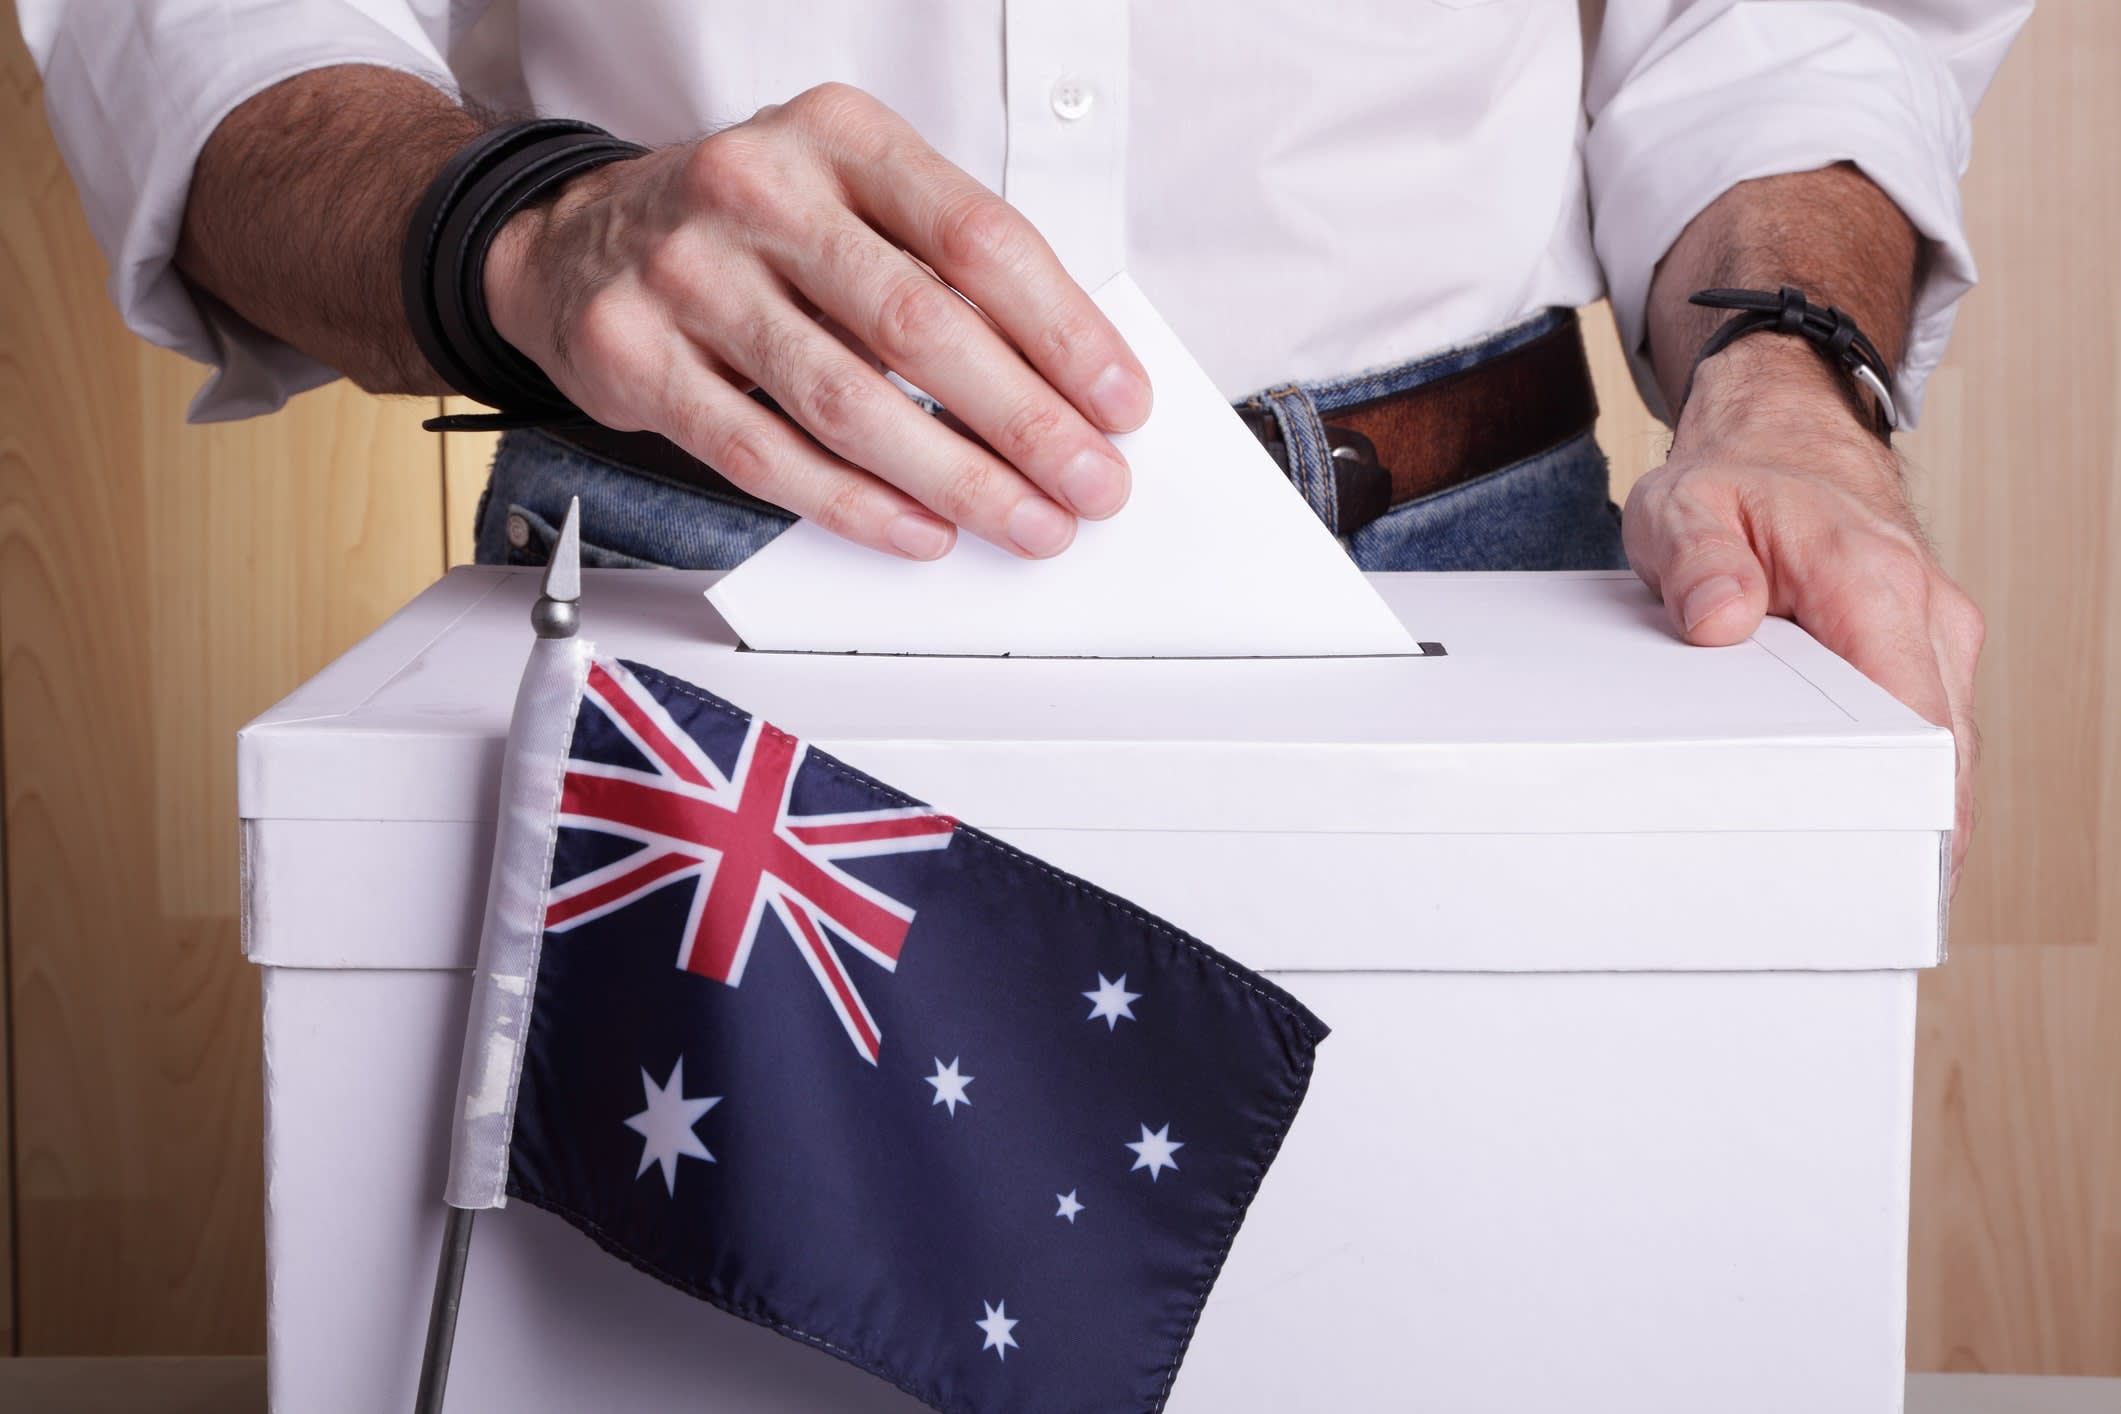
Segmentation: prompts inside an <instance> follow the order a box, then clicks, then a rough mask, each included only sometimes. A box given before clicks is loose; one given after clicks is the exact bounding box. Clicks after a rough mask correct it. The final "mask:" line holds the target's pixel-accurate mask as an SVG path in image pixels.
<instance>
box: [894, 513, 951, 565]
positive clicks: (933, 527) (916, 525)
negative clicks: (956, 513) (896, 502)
mask: <svg viewBox="0 0 2121 1414" xmlns="http://www.w3.org/2000/svg"><path fill="white" fill-rule="evenodd" d="M886 534H887V536H888V538H889V539H890V541H891V544H892V547H893V548H894V549H896V550H897V551H898V552H899V553H900V554H902V555H905V556H907V557H908V558H910V559H915V560H937V559H941V558H942V556H943V555H944V553H945V552H946V551H948V550H949V548H950V542H951V540H952V539H953V538H954V537H953V536H952V534H951V531H950V527H949V526H947V525H945V524H943V523H942V522H941V521H939V520H937V519H935V518H934V517H933V516H917V515H910V514H909V515H902V516H900V517H899V518H898V519H897V520H895V521H893V522H891V529H890V530H889V531H888V532H886Z"/></svg>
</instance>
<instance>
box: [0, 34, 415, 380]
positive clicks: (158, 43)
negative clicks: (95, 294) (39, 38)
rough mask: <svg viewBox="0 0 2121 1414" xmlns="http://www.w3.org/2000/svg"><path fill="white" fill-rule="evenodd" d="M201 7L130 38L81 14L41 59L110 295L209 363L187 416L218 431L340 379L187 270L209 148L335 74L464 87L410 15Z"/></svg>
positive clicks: (131, 323) (161, 339)
mask: <svg viewBox="0 0 2121 1414" xmlns="http://www.w3.org/2000/svg"><path fill="white" fill-rule="evenodd" d="M201 9H202V10H204V11H205V12H206V13H207V14H209V15H212V16H214V18H198V19H186V20H178V21H166V22H163V23H161V24H159V25H158V24H156V23H155V22H154V21H152V20H150V21H149V22H147V23H143V24H138V25H132V26H127V25H110V24H106V23H105V22H104V21H103V20H102V19H100V18H96V17H93V16H92V15H91V13H90V12H92V11H93V12H98V13H100V11H101V7H99V6H85V5H84V6H78V7H73V8H72V9H71V11H70V12H69V13H67V14H66V16H65V18H64V19H63V20H62V22H61V23H60V24H59V25H58V26H57V27H56V28H55V29H54V30H53V31H52V32H50V33H49V35H48V38H49V40H50V47H49V49H48V50H47V51H46V52H45V53H44V54H41V55H39V56H38V57H39V59H40V61H41V62H40V67H42V68H43V70H44V76H45V103H46V108H47V111H48V112H49V114H50V117H51V123H52V130H53V135H54V137H55V138H56V139H57V140H58V144H59V148H60V152H61V155H62V156H64V157H65V159H66V164H67V167H68V168H69V169H70V170H71V172H72V173H73V176H74V181H75V185H76V186H77V188H78V189H79V191H80V193H81V201H82V206H83V207H84V209H85V210H86V213H87V215H88V222H89V228H90V230H91V231H92V232H93V233H94V235H95V237H96V242H97V244H98V245H100V246H101V247H102V248H103V253H104V255H105V257H106V258H107V259H108V261H109V263H110V282H109V289H110V295H111V298H112V300H113V301H114V302H115V303H116V304H117V306H118V309H119V312H120V313H121V314H122V315H123V316H124V319H125V323H126V325H127V327H129V328H131V329H132V330H133V331H134V332H135V333H137V334H139V335H141V336H142V337H143V338H146V339H148V340H150V341H152V342H154V343H157V344H160V345H162V346H163V347H164V348H169V349H174V350H176V351H177V352H178V353H181V354H184V355H185V356H186V357H188V358H193V359H196V360H198V361H199V362H201V363H205V364H209V365H211V366H212V368H213V370H214V371H213V372H212V373H211V374H210V375H209V376H208V378H207V380H206V382H205V384H204V386H202V387H201V388H200V389H199V391H198V393H197V395H195V396H194V398H193V399H192V404H191V409H190V419H191V420H192V421H193V422H214V421H221V420H225V419H229V418H240V417H253V416H257V415H258V414H261V413H267V412H271V411H274V410H275V409H277V408H279V407H280V406H282V405H283V404H285V403H286V401H287V400H288V399H289V398H290V397H292V396H293V395H294V394H296V393H299V392H302V391H304V390H306V389H309V388H314V387H317V386H318V385H320V384H323V383H328V382H330V381H331V380H332V379H334V378H337V377H338V376H339V374H338V372H337V370H335V369H332V368H329V367H327V366H325V365H324V364H321V363H319V362H317V361H316V360H314V359H312V358H309V357H308V356H307V355H304V354H302V353H300V352H298V351H297V350H295V349H294V348H292V347H291V346H289V345H288V344H286V343H283V342H282V341H280V340H279V339H276V338H274V337H272V336H271V335H270V334H267V333H265V332H264V331H262V330H260V329H258V328H257V327H256V326H254V325H252V324H251V323H249V322H248V321H247V320H245V319H243V318H242V317H241V316H239V315H237V314H236V313H235V312H234V311H233V310H230V309H229V308H228V307H227V306H225V305H223V304H221V303H220V302H219V301H218V300H215V299H213V298H212V297H211V296H208V295H206V294H205V293H204V292H202V291H197V290H194V289H193V288H192V287H191V286H190V285H189V284H187V283H186V282H185V280H184V279H183V278H182V277H181V276H180V275H179V274H178V273H177V270H176V267H175V265H174V263H173V262H174V259H175V255H176V249H177V240H178V236H179V234H180V232H181V230H182V227H183V222H184V208H185V203H186V200H187V198H188V196H189V194H190V189H191V177H192V171H193V168H194V167H195V166H196V164H197V162H198V158H199V152H200V150H201V149H202V148H203V147H204V146H205V145H206V140H207V138H208V137H210V136H211V135H212V134H213V132H214V130H215V129H216V128H217V127H219V126H220V123H221V120H222V119H224V118H226V117H227V116H228V114H229V113H230V112H231V111H233V110H234V109H235V108H236V107H237V106H238V105H239V104H241V103H243V102H244V101H245V100H246V99H249V98H251V97H253V96H254V95H256V94H258V93H260V92H262V91H264V90H265V89H268V88H270V87H272V86H273V85H274V84H277V83H280V82H282V81H283V80H286V79H289V78H293V77H294V76H295V75H297V74H302V73H307V72H309V71H311V70H314V69H321V68H328V67H331V66H333V65H340V64H370V65H376V66H379V67H383V68H389V69H396V70H399V71H402V72H406V73H410V74H413V75H415V76H416V77H419V78H422V79H424V80H426V81H427V82H430V83H433V84H435V85H436V87H438V88H441V89H443V90H444V91H446V92H450V93H451V94H452V95H454V92H455V90H454V86H453V84H452V83H451V81H450V79H449V78H448V68H447V66H446V65H445V64H444V63H443V61H442V58H441V56H440V55H439V53H437V52H436V50H435V49H434V47H433V45H432V43H431V42H429V40H428V38H427V36H426V35H425V33H424V32H422V31H421V30H420V29H419V28H418V26H417V24H416V23H415V22H414V21H413V20H412V18H411V16H410V12H409V11H406V12H404V13H403V14H402V15H392V14H389V13H388V8H387V7H384V9H385V13H384V14H383V15H381V16H371V15H368V14H364V13H362V12H361V11H359V10H357V9H354V8H352V7H350V6H344V5H310V4H284V5H273V4H265V5H259V6H255V7H246V6H242V5H235V6H228V5H223V6H207V7H201ZM237 10H243V11H246V13H243V14H240V15H236V14H233V13H232V12H234V11H237Z"/></svg>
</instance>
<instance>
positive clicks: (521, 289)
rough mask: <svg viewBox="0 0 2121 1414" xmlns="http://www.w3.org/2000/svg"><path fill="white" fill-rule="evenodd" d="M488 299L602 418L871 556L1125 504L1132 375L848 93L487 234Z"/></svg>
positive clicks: (970, 190) (586, 181) (1024, 544)
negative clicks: (1121, 445) (671, 447)
mask: <svg viewBox="0 0 2121 1414" xmlns="http://www.w3.org/2000/svg"><path fill="white" fill-rule="evenodd" d="M957 291H963V296H964V297H962V298H961V297H960V296H959V294H958V293H957ZM486 292H487V302H488V305H489V307H490V309H491V310H492V313H493V318H494V324H495V327H496V328H497V329H498V330H499V331H500V333H501V335H502V336H503V337H504V338H506V339H507V340H508V341H509V342H510V343H512V344H514V345H515V346H516V347H517V348H518V349H520V350H522V351H523V352H524V353H525V354H527V355H528V356H529V357H530V358H531V359H533V360H534V361H536V362H537V364H538V365H539V366H540V367H542V368H543V369H544V370H545V372H546V373H547V374H548V375H549V376H550V377H551V378H552V380H553V382H554V383H556V384H558V385H559V388H560V390H561V391H562V392H564V393H566V394H567V396H568V397H570V398H571V399H573V400H574V401H575V402H576V403H577V404H578V405H579V406H581V407H582V409H583V410H584V411H586V412H587V413H589V415H590V416H591V417H593V418H595V419H596V420H597V421H599V422H601V423H603V424H605V425H606V426H609V427H614V428H618V429H621V430H626V431H631V430H636V429H644V428H645V429H647V430H649V431H653V432H658V433H661V434H662V435H664V436H666V437H668V438H670V439H671V440H672V441H674V442H676V443H677V444H678V445H680V446H682V447H684V448H685V449H686V450H687V451H689V452H691V453H692V454H693V455H694V456H697V457H698V458H699V459H700V460H702V461H704V462H706V463H707V464H708V465H709V466H712V467H714V468H715V469H716V470H717V471H719V472H721V473H722V474H723V475H724V476H726V477H728V478H729V479H730V480H731V481H733V482H734V483H736V484H737V485H738V486H740V487H742V488H743V489H744V490H746V491H749V492H750V493H752V494H753V495H756V496H758V497H760V498H762V499H764V500H768V501H771V502H773V503H774V504H776V505H780V506H784V507H786V508H787V509H789V510H791V511H794V512H795V513H796V514H798V515H801V516H806V517H808V518H810V519H812V520H815V521H817V522H818V523H819V524H821V525H823V526H824V527H825V528H826V529H828V530H831V531H834V532H836V533H838V534H840V535H843V536H846V537H847V538H848V539H850V540H855V541H858V542H860V543H862V544H864V545H868V546H871V547H873V548H876V549H880V550H888V551H892V552H895V553H897V554H901V555H905V556H908V557H911V558H913V559H932V558H934V557H936V556H938V555H941V554H943V553H944V552H945V551H947V550H948V549H949V548H950V546H951V544H952V543H953V536H954V529H953V527H954V526H959V525H961V526H963V527H965V528H966V529H968V530H970V531H972V532H973V533H974V534H976V535H979V536H981V537H983V538H985V539H988V540H991V541H993V542H994V543H995V544H997V545H1000V546H1002V547H1004V548H1006V549H1009V550H1011V551H1013V552H1014V553H1016V554H1019V555H1024V556H1028V557H1034V558H1036V557H1042V556H1047V555H1053V554H1057V553H1058V552H1059V551H1061V550H1062V549H1064V548H1065V547H1066V546H1067V544H1068V542H1069V541H1070V539H1071V538H1073V536H1074V533H1075V517H1076V516H1087V517H1090V518H1092V519H1098V518H1102V517H1105V516H1109V515H1111V514H1112V513H1113V512H1115V511H1117V510H1118V509H1119V508H1120V506H1121V505H1122V504H1123V503H1124V502H1125V501H1126V499H1127V490H1128V472H1127V466H1126V463H1125V462H1124V461H1123V460H1122V459H1121V457H1120V455H1119V453H1118V452H1117V451H1116V450H1114V448H1113V447H1112V445H1111V443H1110V442H1109V441H1107V440H1106V437H1105V434H1106V433H1108V432H1119V431H1125V430H1128V429H1130V428H1133V427H1137V426H1139V425H1140V424H1141V422H1142V420H1143V419H1144V418H1145V417H1147V415H1148V411H1149V384H1148V379H1147V376H1146V375H1145V374H1144V373H1143V372H1142V368H1141V365H1140V364H1139V363H1138V362H1137V361H1136V360H1135V358H1134V356H1133V354H1132V353H1130V352H1129V351H1128V349H1127V347H1126V345H1125V343H1124V342H1123V341H1122V340H1121V338H1120V336H1119V334H1118V332H1117V331H1116V330H1114V329H1113V327H1112V326H1111V324H1110V323H1109V322H1107V321H1106V319H1105V317H1104V316H1103V315H1102V314H1101V313H1100V312H1099V311H1098V309H1097V307H1096V305H1094V304H1093V303H1092V302H1091V300H1090V298H1089V296H1088V295H1086V294H1085V293H1084V292H1083V291H1082V290H1081V289H1080V288H1079V287H1078V286H1077V285H1076V284H1075V282H1074V281H1073V280H1071V279H1070V278H1069V277H1068V275H1067V274H1066V272H1065V271H1064V270H1063V269H1062V268H1061V264H1060V262H1059V260H1057V259H1056V258H1055V257H1054V255H1053V252H1052V251H1051V250H1050V249H1048V248H1047V246H1046V243H1045V242H1044V240H1042V239H1041V238H1040V237H1039V235H1038V232H1037V231H1036V230H1034V229H1033V228H1032V226H1031V224H1030V223H1029V222H1028V221H1026V220H1025V219H1024V218H1023V217H1022V216H1021V215H1019V214H1018V213H1017V212H1016V211H1015V210H1014V209H1013V208H1012V207H1010V206H1009V205H1008V204H1007V203H1006V202H1004V201H1003V200H1002V199H1001V198H1000V197H998V196H996V195H994V194H993V193H992V192H990V191H988V190H987V189H986V188H985V187H983V186H981V185H980V184H979V183H978V182H976V181H974V180H973V179H972V178H971V177H970V176H968V175H966V174H965V173H964V172H962V171H960V170H959V169H958V168H956V167H955V166H953V165H951V164H950V163H949V162H948V161H947V160H945V159H944V158H943V157H942V155H941V154H939V153H938V152H936V151H935V150H934V149H933V148H931V147H929V146H928V144H927V143H925V142H923V141H922V140H921V138H920V136H919V135H918V134H917V133H915V132H914V130H913V129H912V128H911V127H910V126H909V125H907V124H906V123H905V122H904V121H903V120H902V119H900V118H899V117H898V116H897V115H896V114H894V113H892V112H891V111H890V110H888V109H887V108H885V107H884V106H883V105H881V104H879V103H877V102H876V101H875V100H874V99H872V98H870V97H869V96H868V95H866V94H863V93H861V92H859V91H857V90H854V89H851V88H846V87H844V86H840V85H826V86H824V87H821V88H816V89H812V90H810V91H809V92H807V93H804V94H802V95H800V96H798V97H796V98H794V99H791V100H790V101H789V102H787V103H785V104H781V105H777V106H775V107H771V108H766V109H762V110H761V111H760V112H759V113H758V114H757V115H756V116H755V117H753V118H752V119H751V120H750V121H748V122H745V123H741V124H738V125H737V126H735V127H732V128H728V129H725V130H724V131H722V132H719V133H716V134H715V135H714V136H712V137H709V138H705V139H703V140H701V141H699V142H696V143H693V144H690V145H689V146H685V147H678V148H671V149H666V150H664V151H660V152H655V153H651V154H649V155H647V156H644V157H641V158H638V159H635V160H632V161H627V162H621V163H616V164H613V165H611V166H608V167H604V168H600V169H598V170H596V171H594V172H591V173H589V174H587V175H585V176H583V177H581V178H579V179H578V180H576V181H575V182H573V183H571V184H569V185H568V186H567V188H566V189H565V190H564V191H563V192H562V193H561V194H560V196H559V198H558V199H557V201H555V202H554V203H552V204H551V205H550V206H547V207H543V208H540V209H535V210H532V211H527V212H525V213H523V214H522V215H520V216H518V217H516V218H515V219H514V220H512V221H511V222H510V223H509V225H508V226H506V227H505V228H503V230H502V233H501V236H500V238H499V239H498V240H497V241H496V242H495V244H494V247H493V251H492V254H491V256H490V258H489V260H488V264H487V270H486ZM968 300H969V301H971V303H968V302H967V301H968ZM975 304H976V305H977V308H975V307H974V305H975ZM820 316H822V318H821V317H820ZM850 344H851V346H850ZM865 353H866V354H867V355H872V356H873V358H871V357H865ZM877 363H881V364H882V366H883V367H884V368H888V369H889V370H891V371H892V372H894V373H897V374H899V375H901V376H902V377H904V378H905V379H906V380H907V381H909V382H911V383H913V384H915V385H917V386H918V387H920V388H922V389H923V390H925V391H926V392H928V393H930V394H931V395H933V396H934V397H935V398H937V399H938V400H939V401H941V402H942V403H943V404H944V405H945V406H946V407H948V408H949V410H950V413H951V414H952V417H953V419H954V420H955V422H956V423H958V424H961V426H962V428H964V429H967V430H969V433H970V435H969V436H968V435H963V433H961V432H960V431H958V430H954V429H953V427H952V425H950V424H949V423H946V422H945V421H943V420H941V419H938V418H935V417H931V416H929V415H928V414H926V413H925V412H923V411H921V410H920V408H919V407H917V406H916V405H915V404H914V403H913V402H911V401H910V400H909V399H907V398H906V397H905V396H904V395H903V394H902V393H900V392H899V391H898V390H896V389H895V388H894V387H893V386H892V385H891V384H890V383H888V382H887V381H886V380H885V378H884V376H883V374H882V373H881V372H879V371H878V369H877V367H876V366H875V365H876V364H877ZM753 388H763V389H764V390H765V391H766V392H767V393H769V394H770V395H772V397H773V399H774V400H775V401H776V402H777V403H779V404H780V406H781V408H782V409H783V410H785V411H786V412H787V413H788V415H789V416H790V417H792V418H793V419H794V421H795V423H796V424H799V426H800V428H801V429H802V430H801V431H799V430H797V428H796V427H793V426H790V425H789V423H788V421H787V420H785V419H782V418H779V417H776V416H774V415H773V414H772V413H771V412H770V411H768V410H767V409H765V408H763V407H761V406H760V405H759V404H758V403H757V402H755V401H754V400H752V399H751V398H750V397H748V396H747V393H748V392H749V390H751V389H753ZM804 432H807V433H808V434H809V436H808V437H806V436H804V435H803V433H804ZM813 439H814V440H813Z"/></svg>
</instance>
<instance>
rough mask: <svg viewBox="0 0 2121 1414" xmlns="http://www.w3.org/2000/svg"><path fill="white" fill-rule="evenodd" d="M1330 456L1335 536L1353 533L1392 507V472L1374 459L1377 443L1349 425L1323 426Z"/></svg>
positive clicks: (1375, 457)
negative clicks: (1331, 459) (1331, 461)
mask: <svg viewBox="0 0 2121 1414" xmlns="http://www.w3.org/2000/svg"><path fill="white" fill-rule="evenodd" d="M1326 447H1327V448H1328V450H1329V453H1330V455H1331V456H1332V458H1333V525H1332V530H1333V533H1334V534H1335V535H1353V534H1354V533H1355V532H1356V531H1358V530H1361V529H1362V528H1363V527H1364V526H1366V525H1368V524H1369V523H1370V522H1371V521H1373V520H1376V519H1377V518H1378V517H1379V516H1381V515H1383V514H1384V513H1385V512H1386V511H1389V510H1390V509H1392V473H1391V472H1390V471H1389V470H1388V469H1387V468H1386V467H1385V466H1384V464H1383V463H1382V462H1380V461H1379V460H1378V458H1377V444H1376V443H1375V442H1372V441H1371V440H1370V439H1369V438H1368V437H1365V436H1364V435H1363V434H1362V433H1360V432H1357V431H1356V430H1355V429H1354V428H1352V427H1335V426H1333V425H1331V424H1330V423H1329V424H1327V425H1326Z"/></svg>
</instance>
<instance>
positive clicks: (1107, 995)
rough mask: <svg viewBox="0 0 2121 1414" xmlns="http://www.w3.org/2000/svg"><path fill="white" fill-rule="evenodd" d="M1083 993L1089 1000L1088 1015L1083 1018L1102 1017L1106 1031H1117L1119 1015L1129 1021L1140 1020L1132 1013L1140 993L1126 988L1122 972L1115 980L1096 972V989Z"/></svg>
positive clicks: (1095, 1018) (1125, 980)
mask: <svg viewBox="0 0 2121 1414" xmlns="http://www.w3.org/2000/svg"><path fill="white" fill-rule="evenodd" d="M1083 995H1084V996H1085V997H1087V998H1089V1000H1090V1015H1089V1016H1088V1017H1087V1018H1085V1019H1086V1020H1089V1021H1095V1020H1097V1019H1098V1018H1099V1017H1103V1018H1104V1020H1105V1029H1106V1030H1107V1031H1117V1030H1118V1029H1119V1022H1120V1018H1121V1017H1125V1018H1126V1019H1127V1020H1129V1021H1139V1020H1141V1018H1140V1017H1138V1016H1136V1015H1135V1014H1134V1003H1136V1002H1138V1001H1140V1000H1141V999H1142V994H1141V993H1140V992H1130V991H1128V990H1127V974H1126V973H1124V972H1122V973H1120V974H1119V980H1118V981H1117V982H1114V981H1113V980H1112V979H1110V978H1109V977H1107V976H1105V974H1104V973H1102V972H1100V973H1098V974H1097V990H1096V991H1094V992H1085V993H1083Z"/></svg>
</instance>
